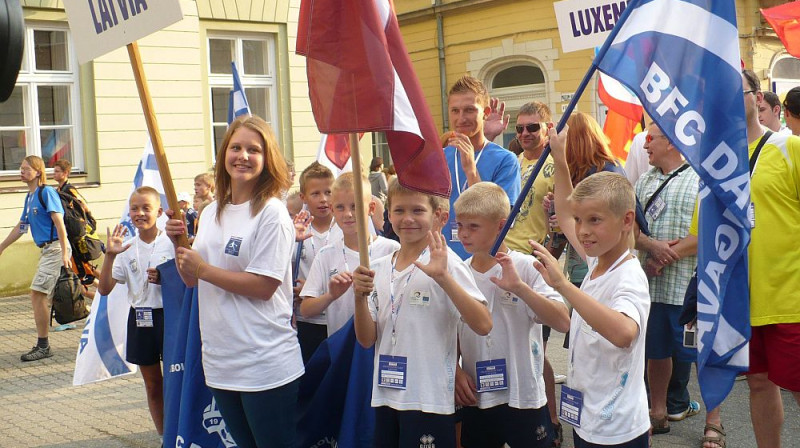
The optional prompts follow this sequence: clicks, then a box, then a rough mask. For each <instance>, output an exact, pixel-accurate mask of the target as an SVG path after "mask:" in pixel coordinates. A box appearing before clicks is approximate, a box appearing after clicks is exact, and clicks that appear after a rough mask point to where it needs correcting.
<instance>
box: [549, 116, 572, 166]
mask: <svg viewBox="0 0 800 448" xmlns="http://www.w3.org/2000/svg"><path fill="white" fill-rule="evenodd" d="M548 127H549V129H548V130H547V135H548V136H549V137H550V153H551V154H552V155H553V160H555V161H562V162H563V161H566V160H567V153H566V146H567V132H568V131H569V125H567V124H565V125H564V129H562V130H561V132H559V133H556V128H555V127H553V126H548Z"/></svg>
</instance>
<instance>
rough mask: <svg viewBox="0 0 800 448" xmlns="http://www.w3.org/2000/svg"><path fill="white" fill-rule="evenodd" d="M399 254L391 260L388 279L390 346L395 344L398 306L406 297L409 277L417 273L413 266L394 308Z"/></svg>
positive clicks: (423, 251) (426, 249)
mask: <svg viewBox="0 0 800 448" xmlns="http://www.w3.org/2000/svg"><path fill="white" fill-rule="evenodd" d="M427 251H428V248H427V247H426V248H425V249H423V250H422V253H420V254H419V256H418V257H417V260H419V259H420V258H422V256H423V255H425V252H427ZM398 256H399V254H396V255H395V257H393V258H392V275H391V276H390V277H389V301H390V303H391V305H392V306H391V314H392V345H395V344H397V316H398V315H399V314H400V306H401V305H402V304H403V297H405V295H406V288H408V284H409V282H411V277H413V276H414V272H416V271H417V265H415V264H413V263H412V265H413V267H412V268H411V272H410V273H409V274H408V277H406V283H405V284H404V285H403V290H402V291H400V297H399V298H398V299H397V304H396V306H395V300H394V278H395V274H396V272H397V271H396V270H395V265H396V263H397V257H398Z"/></svg>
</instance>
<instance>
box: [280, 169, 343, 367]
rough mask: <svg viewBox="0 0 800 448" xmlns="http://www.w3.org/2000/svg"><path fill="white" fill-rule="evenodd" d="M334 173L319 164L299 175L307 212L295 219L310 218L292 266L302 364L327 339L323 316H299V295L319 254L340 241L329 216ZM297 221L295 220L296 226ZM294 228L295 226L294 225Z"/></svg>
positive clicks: (338, 230) (339, 233) (296, 249)
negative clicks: (329, 245) (293, 269)
mask: <svg viewBox="0 0 800 448" xmlns="http://www.w3.org/2000/svg"><path fill="white" fill-rule="evenodd" d="M333 181H334V178H333V173H332V172H331V170H329V169H328V168H327V167H325V166H324V165H321V164H320V163H319V162H314V163H312V164H311V165H309V166H308V167H307V168H306V169H304V170H303V172H302V173H301V174H300V198H301V199H302V200H303V203H304V204H305V206H306V212H305V213H303V212H301V213H300V214H298V217H300V216H301V215H305V214H306V213H307V214H308V215H310V217H309V219H308V220H307V221H305V224H307V227H306V228H305V230H306V231H309V232H308V233H305V235H302V231H298V230H297V229H296V232H298V233H300V235H298V236H297V241H298V243H297V244H296V245H295V246H294V248H293V250H292V266H297V267H298V269H297V272H295V276H296V284H295V287H294V294H295V298H294V299H295V316H296V318H297V338H298V340H299V341H300V350H301V351H302V352H303V364H305V363H307V362H308V360H309V359H311V355H313V354H314V352H315V351H316V350H317V347H319V344H321V343H322V341H324V340H325V338H326V337H327V336H328V331H327V329H326V328H325V327H326V323H327V321H326V318H325V313H324V312H323V313H321V314H318V315H316V316H314V317H304V316H302V315H301V314H300V313H299V308H300V302H301V299H300V292H301V291H302V290H303V284H304V283H305V281H306V278H307V277H308V274H309V272H310V271H311V264H312V263H313V262H314V258H316V256H317V254H318V253H319V251H320V250H321V249H322V248H323V247H325V246H327V245H328V244H331V243H334V242H336V241H339V240H341V239H342V231H341V230H340V229H339V228H338V227H336V223H335V222H334V220H333V214H332V213H331V186H332V185H333ZM297 221H298V219H297V218H295V222H296V223H297ZM296 226H297V224H296Z"/></svg>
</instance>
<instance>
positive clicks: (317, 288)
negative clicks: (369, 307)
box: [300, 236, 400, 336]
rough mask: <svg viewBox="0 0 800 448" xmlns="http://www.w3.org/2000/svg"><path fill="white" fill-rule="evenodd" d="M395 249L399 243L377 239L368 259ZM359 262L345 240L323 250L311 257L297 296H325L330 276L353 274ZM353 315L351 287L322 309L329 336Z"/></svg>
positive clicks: (370, 249) (382, 238) (381, 255)
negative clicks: (306, 274)
mask: <svg viewBox="0 0 800 448" xmlns="http://www.w3.org/2000/svg"><path fill="white" fill-rule="evenodd" d="M398 249H400V243H398V242H397V241H394V240H390V239H388V238H384V237H382V236H379V237H377V238H376V239H375V241H373V242H372V243H371V244H370V245H369V258H370V260H376V259H378V258H381V257H383V256H386V255H389V254H391V253H394V251H396V250H398ZM359 263H360V261H359V256H358V252H357V251H354V250H352V249H350V248H348V247H347V246H345V244H344V239H341V240H339V241H336V242H334V243H333V244H329V245H327V246H325V247H323V248H322V250H320V251H319V254H317V256H316V257H315V258H314V263H313V264H312V265H311V271H310V272H309V274H308V278H306V283H305V285H304V286H303V290H302V291H301V292H300V297H319V296H321V295H323V294H326V293H327V292H328V283H329V282H330V279H331V277H333V276H334V275H336V274H338V273H340V272H353V271H354V270H355V269H356V267H358V265H359ZM353 313H355V295H354V293H353V287H352V286H350V288H348V289H347V291H345V293H344V294H342V295H341V296H339V298H338V299H336V300H334V301H333V302H332V303H331V304H330V305H328V308H327V309H326V310H325V314H326V315H327V324H328V336H330V335H332V334H333V333H336V331H338V330H339V329H340V328H342V327H343V326H344V324H346V323H347V321H348V320H350V318H351V317H353Z"/></svg>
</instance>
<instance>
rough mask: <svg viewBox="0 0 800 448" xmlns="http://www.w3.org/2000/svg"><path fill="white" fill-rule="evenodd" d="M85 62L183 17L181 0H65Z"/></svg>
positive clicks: (70, 25)
mask: <svg viewBox="0 0 800 448" xmlns="http://www.w3.org/2000/svg"><path fill="white" fill-rule="evenodd" d="M64 8H65V9H66V10H67V19H68V20H69V27H70V30H71V31H72V36H73V38H74V39H75V47H76V49H77V53H78V62H79V63H81V64H84V63H86V62H89V61H91V60H92V59H94V58H96V57H98V56H101V55H104V54H106V53H108V52H109V51H112V50H116V49H117V48H119V47H122V46H125V45H128V44H129V43H131V42H133V41H136V40H138V39H141V38H143V37H145V36H147V35H149V34H152V33H155V32H156V31H158V30H161V29H164V28H166V27H167V26H169V25H172V24H173V23H175V22H178V21H180V20H181V19H183V13H182V12H181V5H180V2H179V0H64Z"/></svg>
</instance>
